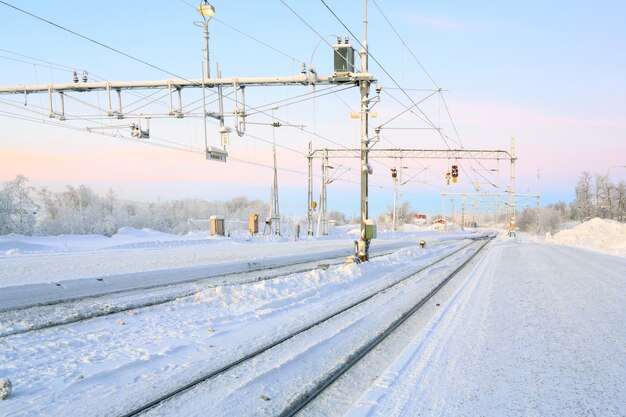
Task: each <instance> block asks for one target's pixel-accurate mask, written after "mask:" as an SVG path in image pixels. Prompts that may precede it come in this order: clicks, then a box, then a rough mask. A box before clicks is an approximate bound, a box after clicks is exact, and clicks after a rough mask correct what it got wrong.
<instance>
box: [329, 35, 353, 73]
mask: <svg viewBox="0 0 626 417" xmlns="http://www.w3.org/2000/svg"><path fill="white" fill-rule="evenodd" d="M333 49H334V56H335V61H334V62H335V67H334V73H335V76H346V75H348V74H350V73H351V72H354V48H352V45H350V44H349V43H347V42H346V43H344V44H341V43H338V44H336V45H333Z"/></svg>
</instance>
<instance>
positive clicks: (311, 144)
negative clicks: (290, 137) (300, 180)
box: [307, 141, 313, 236]
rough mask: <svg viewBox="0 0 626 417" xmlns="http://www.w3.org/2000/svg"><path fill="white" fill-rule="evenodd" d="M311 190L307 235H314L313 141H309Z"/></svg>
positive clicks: (309, 194)
mask: <svg viewBox="0 0 626 417" xmlns="http://www.w3.org/2000/svg"><path fill="white" fill-rule="evenodd" d="M307 158H308V160H309V192H308V203H309V204H308V208H307V222H308V228H307V236H313V141H309V156H308V157H307Z"/></svg>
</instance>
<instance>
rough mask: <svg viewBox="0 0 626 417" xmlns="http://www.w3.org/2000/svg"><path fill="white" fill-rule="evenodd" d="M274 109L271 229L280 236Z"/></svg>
mask: <svg viewBox="0 0 626 417" xmlns="http://www.w3.org/2000/svg"><path fill="white" fill-rule="evenodd" d="M275 109H276V108H273V109H272V155H273V157H274V179H273V181H272V189H271V191H270V216H269V217H270V231H271V229H272V227H271V226H273V227H274V234H275V235H278V236H280V208H279V206H278V169H277V167H276V123H275V122H274V110H275Z"/></svg>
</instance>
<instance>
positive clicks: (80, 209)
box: [0, 175, 269, 236]
mask: <svg viewBox="0 0 626 417" xmlns="http://www.w3.org/2000/svg"><path fill="white" fill-rule="evenodd" d="M268 207H269V206H268V204H267V203H266V202H263V201H260V200H248V199H247V198H246V197H235V198H233V199H231V200H228V201H212V202H210V201H204V200H199V199H184V200H175V201H163V202H161V201H158V202H153V203H139V202H133V201H124V200H121V199H119V198H118V197H117V196H116V194H115V192H114V191H113V190H112V189H110V190H109V191H108V192H107V193H106V194H105V195H99V194H98V193H96V192H95V191H94V190H93V189H91V188H89V187H87V186H85V185H79V186H77V187H74V186H67V187H66V188H65V190H63V191H60V192H54V191H50V190H49V189H48V188H46V187H41V188H36V187H33V186H31V185H29V183H28V179H27V178H26V177H24V176H22V175H18V176H16V177H15V179H13V180H12V181H8V182H5V183H4V184H3V186H2V188H1V189H0V235H6V234H11V233H14V234H19V235H42V236H47V235H60V234H101V235H107V236H112V235H113V234H115V233H116V232H117V231H118V230H119V228H121V227H125V226H128V227H134V228H137V229H142V228H149V229H153V230H157V231H161V232H167V233H179V234H181V233H187V232H189V231H190V230H191V229H192V228H193V225H192V224H191V223H190V222H189V219H208V218H209V217H210V216H211V215H214V214H215V215H222V216H224V217H225V218H226V219H227V220H232V221H240V222H241V223H242V224H243V223H245V222H247V219H248V216H250V215H251V214H254V213H259V214H261V216H260V217H263V215H264V213H267V212H268V210H269V208H268Z"/></svg>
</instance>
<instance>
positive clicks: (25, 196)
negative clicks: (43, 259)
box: [0, 175, 37, 235]
mask: <svg viewBox="0 0 626 417" xmlns="http://www.w3.org/2000/svg"><path fill="white" fill-rule="evenodd" d="M34 190H35V189H34V188H33V187H31V186H29V185H28V179H27V178H26V177H25V176H23V175H17V176H16V177H15V179H14V180H12V181H9V182H6V183H5V184H4V186H3V187H2V190H0V234H3V235H4V234H9V233H16V234H20V235H32V234H33V233H34V231H35V214H36V212H37V205H36V204H35V202H34V201H33V199H32V198H31V194H33V193H34Z"/></svg>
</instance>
